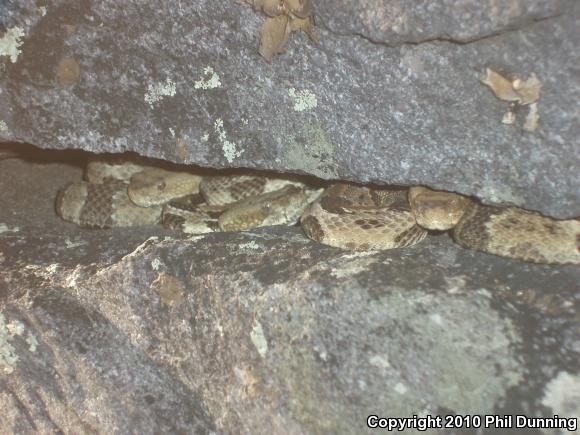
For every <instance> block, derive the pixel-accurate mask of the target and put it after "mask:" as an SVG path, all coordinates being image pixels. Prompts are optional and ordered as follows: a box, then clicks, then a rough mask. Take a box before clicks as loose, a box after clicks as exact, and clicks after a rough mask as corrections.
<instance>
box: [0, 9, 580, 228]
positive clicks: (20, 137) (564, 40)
mask: <svg viewBox="0 0 580 435" xmlns="http://www.w3.org/2000/svg"><path fill="white" fill-rule="evenodd" d="M361 5H364V8H362V6H361ZM315 17H316V22H317V26H316V31H317V33H318V35H319V37H320V43H319V44H314V43H312V42H310V41H309V40H308V39H307V37H306V36H305V35H303V34H294V35H293V36H292V38H291V40H290V43H289V46H288V51H287V53H285V54H283V55H281V56H279V57H277V58H276V59H275V60H274V61H273V62H272V63H271V64H268V63H267V62H265V61H264V60H263V59H262V58H260V56H259V55H258V52H257V45H258V29H259V27H260V25H261V23H262V22H263V20H264V17H263V16H261V15H260V14H258V13H256V12H254V11H253V10H252V9H251V8H249V7H246V6H244V5H241V4H237V3H235V2H234V1H231V2H229V1H226V2H215V1H211V0H196V1H189V2H183V1H182V2H177V3H175V2H169V3H168V2H165V3H163V2H161V3H159V2H145V3H143V2H139V3H138V4H137V3H135V2H117V1H112V0H103V1H99V2H93V1H89V0H87V1H84V2H77V3H75V4H74V5H71V4H69V3H66V2H63V1H58V0H47V1H45V2H43V5H42V6H40V7H38V6H37V5H36V4H35V3H33V2H28V1H24V0H13V1H11V2H10V3H9V7H6V8H3V9H1V10H0V28H2V27H3V28H4V29H5V31H6V33H4V34H3V36H0V62H1V64H0V65H1V68H0V120H1V122H0V140H1V139H3V140H6V141H22V142H29V143H33V144H36V145H38V146H40V147H43V148H58V149H64V148H82V149H85V150H90V151H93V152H103V151H108V152H122V151H127V150H132V151H136V152H138V153H139V154H142V155H146V156H150V157H157V158H162V159H166V160H171V161H174V162H179V163H195V164H198V165H201V166H210V167H248V168H258V169H273V170H277V171H282V172H301V173H309V174H313V175H316V176H319V177H322V178H341V179H350V180H358V181H361V182H376V183H381V184H416V183H422V184H426V185H429V186H431V187H435V188H441V189H446V190H451V191H458V192H461V193H464V194H470V195H475V196H477V197H479V198H481V199H483V200H484V201H487V202H511V203H515V204H517V205H520V206H524V207H526V208H529V209H535V210H540V211H542V212H544V213H546V214H550V215H553V216H555V217H573V216H578V215H580V171H578V168H579V167H580V144H579V142H578V137H580V125H579V122H578V119H580V112H579V111H580V109H579V106H578V104H577V102H578V100H579V98H580V86H579V82H578V79H577V65H576V63H575V57H574V56H573V55H572V54H573V53H575V52H577V46H578V41H580V26H579V25H578V24H579V17H580V4H579V3H578V2H577V1H571V0H570V1H566V0H552V1H539V0H533V1H523V0H509V1H504V2H495V1H479V0H477V1H476V0H462V1H461V2H457V1H443V0H442V1H434V2H423V1H410V0H409V1H406V0H400V1H397V2H379V1H377V0H374V1H368V2H364V3H361V2H355V1H352V0H343V1H330V0H318V2H317V5H316V12H315ZM486 67H490V68H494V69H497V70H501V71H504V72H506V73H511V74H520V75H522V76H523V77H527V76H528V75H529V74H530V73H532V72H535V73H536V74H537V75H538V77H539V78H540V80H541V81H542V82H543V88H542V95H541V99H540V102H539V111H540V116H541V121H540V127H539V129H538V130H536V131H535V132H533V133H528V132H524V131H523V130H522V128H521V127H522V122H523V115H524V113H521V114H520V115H519V116H518V121H517V123H516V125H511V126H506V125H503V124H501V123H500V120H501V118H502V115H503V113H504V112H505V109H506V105H505V103H504V102H501V101H499V100H497V99H496V98H495V97H494V96H493V94H492V93H491V91H490V90H489V89H487V88H486V87H484V86H483V85H481V84H480V83H479V78H481V77H482V74H483V71H484V69H485V68H486ZM523 112H525V111H523Z"/></svg>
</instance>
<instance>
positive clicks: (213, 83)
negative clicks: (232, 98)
mask: <svg viewBox="0 0 580 435" xmlns="http://www.w3.org/2000/svg"><path fill="white" fill-rule="evenodd" d="M203 74H204V76H205V77H203V78H201V79H199V80H196V81H195V83H194V84H193V87H194V88H195V89H214V88H219V87H221V85H222V82H221V80H220V76H219V74H218V73H216V72H215V71H214V69H213V68H212V67H211V66H206V67H205V68H204V70H203Z"/></svg>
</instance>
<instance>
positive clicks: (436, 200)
mask: <svg viewBox="0 0 580 435" xmlns="http://www.w3.org/2000/svg"><path fill="white" fill-rule="evenodd" d="M408 198H409V205H410V206H411V210H412V211H413V214H414V215H415V219H416V220H417V224H419V225H420V226H422V227H423V228H426V229H428V230H437V231H446V230H449V229H451V228H453V227H454V226H455V225H457V223H458V222H459V220H460V219H461V218H462V217H463V214H464V213H465V210H466V209H467V207H468V206H469V204H470V202H471V200H470V199H469V198H467V197H465V196H462V195H458V194H456V193H451V192H441V191H438V190H431V189H428V188H426V187H421V186H414V187H411V188H410V189H409V196H408Z"/></svg>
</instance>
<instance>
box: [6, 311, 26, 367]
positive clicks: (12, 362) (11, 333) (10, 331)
mask: <svg viewBox="0 0 580 435" xmlns="http://www.w3.org/2000/svg"><path fill="white" fill-rule="evenodd" d="M23 332H24V325H23V324H22V322H19V321H18V320H15V321H13V322H8V323H6V318H5V317H4V315H2V314H0V368H1V369H2V371H3V372H4V373H6V374H10V373H12V372H13V371H14V368H15V367H16V363H17V362H18V355H16V349H15V348H14V346H13V345H12V344H11V342H12V340H13V339H14V337H15V336H17V335H22V333H23Z"/></svg>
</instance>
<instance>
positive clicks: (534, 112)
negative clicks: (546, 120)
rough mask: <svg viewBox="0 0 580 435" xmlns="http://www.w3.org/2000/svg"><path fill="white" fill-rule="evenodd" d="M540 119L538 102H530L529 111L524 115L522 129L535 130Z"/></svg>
mask: <svg viewBox="0 0 580 435" xmlns="http://www.w3.org/2000/svg"><path fill="white" fill-rule="evenodd" d="M539 121H540V114H539V113H538V104H537V103H532V104H530V111H529V112H528V115H527V116H526V122H525V123H524V127H523V128H524V130H525V131H536V129H537V128H538V124H539Z"/></svg>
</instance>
